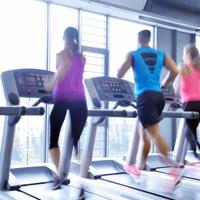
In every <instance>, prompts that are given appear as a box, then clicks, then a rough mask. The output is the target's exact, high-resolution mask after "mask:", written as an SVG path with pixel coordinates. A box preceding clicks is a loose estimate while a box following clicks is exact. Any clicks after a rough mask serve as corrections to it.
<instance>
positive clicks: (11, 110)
mask: <svg viewBox="0 0 200 200" xmlns="http://www.w3.org/2000/svg"><path fill="white" fill-rule="evenodd" d="M25 114H26V107H24V106H1V107H0V115H14V116H19V115H25Z"/></svg>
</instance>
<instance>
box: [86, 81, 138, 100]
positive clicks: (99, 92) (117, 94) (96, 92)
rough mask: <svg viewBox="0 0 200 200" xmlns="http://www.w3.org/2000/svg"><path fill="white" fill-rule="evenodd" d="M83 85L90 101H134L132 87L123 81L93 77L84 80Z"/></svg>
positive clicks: (131, 84)
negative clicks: (95, 99)
mask: <svg viewBox="0 0 200 200" xmlns="http://www.w3.org/2000/svg"><path fill="white" fill-rule="evenodd" d="M85 84H86V87H87V90H88V92H89V94H90V97H91V99H94V98H97V99H98V100H100V101H107V102H109V101H114V102H118V101H129V102H132V101H135V97H134V85H133V83H130V82H128V81H126V80H123V79H118V78H113V77H95V78H91V79H86V80H85Z"/></svg>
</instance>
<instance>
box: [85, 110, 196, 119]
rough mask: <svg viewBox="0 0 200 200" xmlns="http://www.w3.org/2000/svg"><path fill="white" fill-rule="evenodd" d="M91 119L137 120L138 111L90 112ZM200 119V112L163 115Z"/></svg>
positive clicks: (172, 112) (163, 115)
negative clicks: (118, 118) (121, 118)
mask: <svg viewBox="0 0 200 200" xmlns="http://www.w3.org/2000/svg"><path fill="white" fill-rule="evenodd" d="M88 116H89V117H127V118H135V117H137V112H136V111H127V110H108V109H104V110H98V109H94V110H88ZM198 117H199V113H198V112H190V111H181V112H177V111H167V112H165V111H163V112H162V114H161V118H185V119H196V118H198Z"/></svg>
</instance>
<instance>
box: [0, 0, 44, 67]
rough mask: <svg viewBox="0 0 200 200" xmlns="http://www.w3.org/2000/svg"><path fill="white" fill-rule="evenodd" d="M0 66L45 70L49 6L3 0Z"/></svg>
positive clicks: (23, 1)
mask: <svg viewBox="0 0 200 200" xmlns="http://www.w3.org/2000/svg"><path fill="white" fill-rule="evenodd" d="M0 26H1V37H0V44H1V45H0V55H1V60H0V67H1V68H3V70H6V69H8V68H21V67H28V68H29V67H33V68H45V67H46V4H45V3H42V2H37V1H32V0H18V1H13V0H6V1H0Z"/></svg>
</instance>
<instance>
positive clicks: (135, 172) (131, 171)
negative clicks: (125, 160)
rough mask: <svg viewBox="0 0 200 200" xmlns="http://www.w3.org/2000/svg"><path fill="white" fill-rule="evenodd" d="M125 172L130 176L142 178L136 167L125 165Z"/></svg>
mask: <svg viewBox="0 0 200 200" xmlns="http://www.w3.org/2000/svg"><path fill="white" fill-rule="evenodd" d="M123 168H124V171H125V172H126V173H128V174H131V175H134V176H140V175H141V172H140V171H139V170H138V168H137V167H136V166H135V165H134V164H131V165H125V166H124V167H123Z"/></svg>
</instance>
